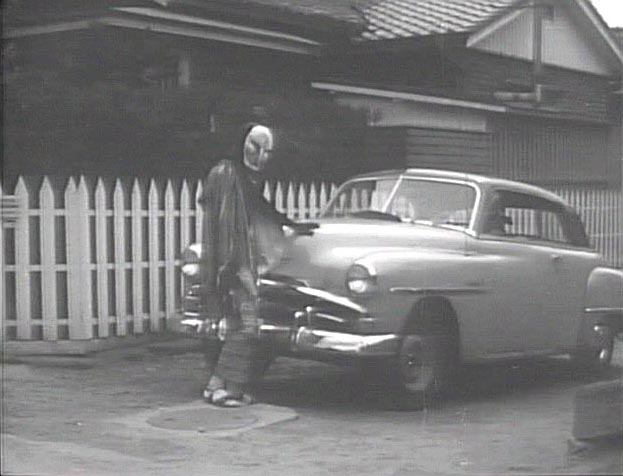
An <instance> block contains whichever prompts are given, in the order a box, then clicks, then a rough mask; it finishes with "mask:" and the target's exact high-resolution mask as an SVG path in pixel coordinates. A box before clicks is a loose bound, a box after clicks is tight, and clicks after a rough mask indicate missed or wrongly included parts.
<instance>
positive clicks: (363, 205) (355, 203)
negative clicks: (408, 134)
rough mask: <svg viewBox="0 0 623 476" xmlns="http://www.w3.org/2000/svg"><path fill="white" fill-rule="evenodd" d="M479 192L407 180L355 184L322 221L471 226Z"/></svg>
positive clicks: (457, 185)
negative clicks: (345, 219) (342, 219)
mask: <svg viewBox="0 0 623 476" xmlns="http://www.w3.org/2000/svg"><path fill="white" fill-rule="evenodd" d="M475 201H476V190H475V189H474V188H473V187H471V186H469V185H465V184H461V183H454V182H444V181H437V180H434V181H433V180H426V179H414V178H404V177H392V178H379V179H369V180H354V181H352V182H349V183H346V184H345V185H344V186H343V187H342V188H340V190H339V191H338V194H337V195H336V196H335V197H334V198H333V199H332V200H331V202H330V203H329V204H328V206H327V208H326V209H325V211H324V213H323V217H325V218H328V217H349V216H350V217H360V218H369V219H385V220H391V221H402V222H411V223H426V224H430V225H447V226H456V227H461V228H466V227H468V226H469V223H470V220H471V217H472V213H473V209H474V203H475Z"/></svg>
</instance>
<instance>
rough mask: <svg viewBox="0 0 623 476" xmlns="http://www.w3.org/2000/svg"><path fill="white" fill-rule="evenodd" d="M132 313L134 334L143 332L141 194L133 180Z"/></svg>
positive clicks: (136, 181) (143, 293) (143, 291)
mask: <svg viewBox="0 0 623 476" xmlns="http://www.w3.org/2000/svg"><path fill="white" fill-rule="evenodd" d="M131 207H132V210H131V216H132V218H131V222H132V225H131V226H132V314H133V315H134V334H142V333H143V332H144V325H143V324H144V322H143V320H144V318H145V317H144V316H145V309H144V307H143V299H144V295H145V287H144V284H143V282H144V280H143V215H144V212H143V194H142V191H141V188H140V185H139V183H138V180H136V179H135V180H134V184H133V186H132V205H131Z"/></svg>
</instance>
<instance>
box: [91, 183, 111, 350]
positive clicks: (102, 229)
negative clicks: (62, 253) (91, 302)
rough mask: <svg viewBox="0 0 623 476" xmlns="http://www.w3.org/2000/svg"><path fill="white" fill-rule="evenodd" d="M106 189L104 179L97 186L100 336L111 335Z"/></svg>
mask: <svg viewBox="0 0 623 476" xmlns="http://www.w3.org/2000/svg"><path fill="white" fill-rule="evenodd" d="M107 215H108V214H107V209H106V189H105V188H104V182H103V181H102V179H101V178H100V179H98V180H97V185H96V186H95V262H96V265H95V269H96V275H97V323H98V337H100V338H106V337H108V335H109V333H110V332H109V319H110V310H109V306H108V227H107V223H106V221H107Z"/></svg>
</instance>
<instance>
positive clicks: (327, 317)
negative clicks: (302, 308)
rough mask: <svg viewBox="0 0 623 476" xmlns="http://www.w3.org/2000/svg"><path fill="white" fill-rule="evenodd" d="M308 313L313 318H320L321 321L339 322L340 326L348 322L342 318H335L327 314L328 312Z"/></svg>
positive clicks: (313, 311) (312, 310) (312, 311)
mask: <svg viewBox="0 0 623 476" xmlns="http://www.w3.org/2000/svg"><path fill="white" fill-rule="evenodd" d="M308 312H309V314H310V315H312V316H315V317H318V318H320V319H326V320H327V321H333V322H339V323H340V324H343V323H345V322H346V319H344V318H342V317H338V316H334V315H332V314H327V313H326V312H318V311H316V310H315V309H310V310H309V311H308Z"/></svg>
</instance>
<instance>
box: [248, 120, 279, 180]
mask: <svg viewBox="0 0 623 476" xmlns="http://www.w3.org/2000/svg"><path fill="white" fill-rule="evenodd" d="M273 145H274V138H273V132H272V131H271V130H270V129H269V128H268V127H266V126H261V125H257V126H253V127H252V128H251V130H250V131H249V132H248V133H247V136H246V137H245V139H244V146H243V162H244V165H245V166H246V167H248V168H250V169H251V170H253V171H255V172H261V171H262V170H263V169H264V167H266V164H267V163H268V160H269V159H270V154H271V153H272V151H273Z"/></svg>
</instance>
